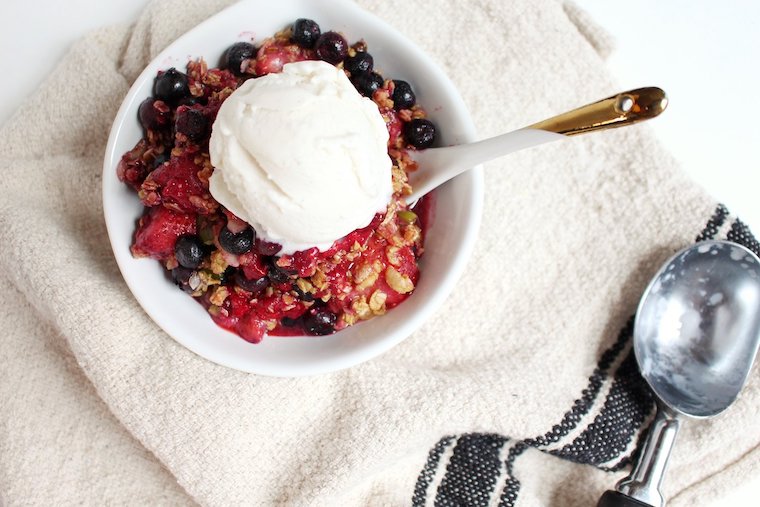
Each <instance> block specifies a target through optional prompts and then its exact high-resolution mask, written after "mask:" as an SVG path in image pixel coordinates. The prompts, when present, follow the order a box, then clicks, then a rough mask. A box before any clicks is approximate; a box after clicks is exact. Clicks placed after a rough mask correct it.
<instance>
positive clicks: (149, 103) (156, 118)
mask: <svg viewBox="0 0 760 507" xmlns="http://www.w3.org/2000/svg"><path fill="white" fill-rule="evenodd" d="M170 116H171V110H170V109H169V107H168V106H167V105H166V104H164V103H163V102H162V101H160V100H156V99H154V98H153V97H148V98H147V99H145V100H143V101H142V102H141V103H140V107H138V108H137V117H138V118H139V119H140V125H142V126H143V128H144V129H145V130H160V129H161V128H163V127H165V126H167V125H168V124H169V117H170Z"/></svg>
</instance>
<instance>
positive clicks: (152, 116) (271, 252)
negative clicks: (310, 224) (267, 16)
mask: <svg viewBox="0 0 760 507" xmlns="http://www.w3.org/2000/svg"><path fill="white" fill-rule="evenodd" d="M303 60H323V61H326V62H328V63H331V64H333V65H335V66H337V67H338V68H341V69H343V70H344V71H345V72H346V74H347V76H348V77H349V78H350V80H351V82H352V83H353V84H354V86H355V87H356V89H357V90H358V91H359V92H360V93H361V94H362V95H364V96H366V97H369V98H371V99H372V100H373V101H374V102H375V104H376V105H377V107H378V109H379V111H380V113H381V115H382V117H383V119H384V120H385V122H386V126H387V128H388V132H389V135H390V138H389V141H388V154H389V156H390V158H391V161H392V162H393V168H392V178H393V195H392V197H391V200H390V202H389V203H388V207H387V209H386V211H385V212H384V213H378V214H377V215H375V217H374V219H373V220H372V221H371V223H369V224H368V225H367V226H366V227H363V228H361V229H358V230H355V231H353V232H351V233H350V234H348V235H346V236H345V237H343V238H341V239H339V240H337V241H336V242H335V243H334V244H333V245H332V246H331V247H330V248H329V249H327V250H325V251H322V252H320V251H319V250H318V249H317V248H316V247H315V248H311V249H308V250H303V251H298V252H295V253H293V254H288V255H281V254H280V250H281V247H280V245H278V244H276V243H269V242H267V241H264V240H262V239H261V238H259V237H257V234H256V231H255V230H254V229H253V228H252V227H251V226H250V225H249V224H247V223H246V222H244V221H243V220H241V219H240V218H238V217H237V216H235V215H234V214H233V213H231V212H230V211H229V210H227V209H225V208H224V207H223V206H221V205H220V204H219V203H218V202H217V201H216V200H215V199H214V198H213V197H212V195H211V194H210V192H209V177H210V176H211V174H212V173H213V171H214V167H213V166H212V165H211V162H210V159H209V151H208V143H209V136H210V134H211V128H212V125H213V123H214V120H215V118H216V115H217V112H218V110H219V107H220V106H221V104H222V103H223V102H224V100H225V99H226V98H227V97H229V95H230V94H231V93H232V92H233V91H234V90H235V89H236V88H237V87H238V86H239V85H240V84H241V83H243V82H244V81H245V80H247V79H256V78H257V77H260V76H263V75H265V74H269V73H276V72H280V71H281V70H282V67H283V66H284V65H285V64H287V63H291V62H297V61H303ZM138 120H139V122H140V124H141V125H142V127H143V137H142V138H141V139H140V140H139V141H138V142H137V144H136V145H135V146H134V148H132V149H131V150H130V151H128V152H127V153H125V154H124V155H123V156H122V158H121V160H120V162H119V164H118V167H117V175H118V177H119V179H120V180H121V181H122V182H124V183H125V184H126V185H128V186H129V187H130V188H132V189H133V190H134V191H135V192H136V193H137V196H138V197H139V199H140V200H141V202H142V204H143V205H144V206H145V208H144V212H143V215H142V217H141V218H140V219H139V221H138V223H137V227H136V230H135V234H134V239H133V243H132V247H131V251H132V254H133V256H135V257H148V258H152V259H156V260H157V261H159V262H161V263H162V265H163V266H164V267H165V268H166V270H167V274H168V277H170V278H171V280H172V281H173V282H174V283H175V284H176V285H177V286H178V287H179V288H180V289H182V290H183V291H185V292H187V293H188V294H190V295H191V296H192V297H193V298H195V299H196V300H197V301H198V302H199V303H201V304H202V305H203V307H204V308H205V309H206V310H207V311H208V313H209V315H210V317H211V318H212V319H213V320H214V322H216V323H217V324H218V325H219V326H221V327H223V328H225V329H228V330H230V331H232V332H234V333H236V334H238V335H239V336H240V337H242V338H243V339H245V340H246V341H249V342H252V343H258V342H259V341H261V340H262V338H263V337H264V336H265V335H269V336H289V335H303V334H306V335H314V336H318V335H327V334H331V333H334V332H336V331H339V330H341V329H344V328H346V327H348V326H352V325H354V324H357V323H358V322H360V321H363V320H367V319H370V318H373V317H375V316H379V315H383V314H384V313H385V312H387V311H388V310H390V309H392V308H393V307H395V306H397V305H398V304H399V303H401V302H402V301H404V300H405V299H406V298H407V297H409V295H410V294H411V293H412V292H413V291H414V288H415V285H416V284H417V282H418V279H419V276H420V271H419V267H418V261H419V259H420V257H421V256H422V254H423V251H424V248H423V240H424V231H425V228H426V226H427V225H428V224H427V223H426V222H427V221H428V215H429V203H427V202H426V200H425V199H423V200H421V202H420V203H418V204H417V206H415V208H414V209H410V207H409V205H408V204H407V203H406V201H405V196H406V195H409V194H410V192H411V188H410V186H409V183H408V178H407V173H408V172H409V171H413V170H414V169H415V168H416V165H415V163H414V162H413V161H412V160H411V159H410V158H409V155H408V151H409V150H414V149H422V148H427V147H429V146H430V145H432V144H433V142H434V141H435V137H436V129H435V126H434V125H433V123H432V122H430V121H429V120H428V119H426V113H425V111H424V109H422V108H421V107H420V106H419V105H418V104H417V103H416V97H415V94H414V91H413V89H412V87H411V85H410V84H409V83H407V82H406V81H402V80H393V79H385V78H383V77H382V75H381V74H380V73H378V72H377V71H376V70H375V68H374V60H373V58H372V55H371V54H370V53H369V52H368V48H367V45H366V44H365V43H364V41H358V42H356V43H354V44H353V45H349V43H348V42H347V41H346V39H345V38H344V36H343V35H341V34H339V33H337V32H332V31H328V32H322V31H321V29H320V27H319V25H318V24H317V23H316V22H315V21H313V20H310V19H299V20H296V21H295V23H293V25H291V26H289V27H287V28H285V29H284V30H282V31H281V32H278V33H277V34H275V35H274V36H273V37H271V38H268V39H265V40H262V41H260V42H258V43H256V44H254V43H253V42H237V43H235V44H232V45H231V46H230V47H229V48H228V49H227V50H226V52H225V53H224V55H223V57H222V59H221V64H220V66H219V67H218V68H209V67H208V65H207V63H206V62H205V61H203V60H202V59H201V60H194V61H190V62H189V63H188V64H187V68H186V69H185V72H182V71H180V70H177V69H176V68H170V69H167V70H164V71H160V72H159V73H158V75H157V76H156V78H155V82H154V88H153V95H152V96H151V97H149V98H147V99H145V100H144V101H143V102H142V103H141V104H140V106H139V109H138ZM324 197H325V199H329V198H331V197H330V196H324ZM426 205H427V207H426Z"/></svg>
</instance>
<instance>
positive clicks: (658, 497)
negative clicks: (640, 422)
mask: <svg viewBox="0 0 760 507" xmlns="http://www.w3.org/2000/svg"><path fill="white" fill-rule="evenodd" d="M679 425H680V421H679V420H678V418H677V417H676V415H675V414H674V413H672V412H671V411H670V410H668V409H667V408H665V407H659V408H658V410H657V416H656V417H655V419H654V421H653V422H652V425H651V426H650V428H649V434H648V435H647V439H646V441H645V442H644V447H643V449H642V450H641V454H640V455H639V460H638V463H636V466H635V467H634V469H633V472H631V475H629V476H628V477H626V478H625V479H623V480H622V481H620V482H619V483H618V484H617V486H616V487H615V489H616V490H617V491H615V492H611V491H608V492H606V493H605V494H604V495H602V498H601V499H600V500H599V503H598V504H597V507H641V506H646V507H663V505H664V504H665V502H664V500H663V498H662V494H661V493H660V483H662V478H663V477H664V475H665V469H666V468H667V465H668V458H669V457H670V451H671V450H672V449H673V444H674V443H675V440H676V435H677V434H678V428H679ZM615 493H617V494H615Z"/></svg>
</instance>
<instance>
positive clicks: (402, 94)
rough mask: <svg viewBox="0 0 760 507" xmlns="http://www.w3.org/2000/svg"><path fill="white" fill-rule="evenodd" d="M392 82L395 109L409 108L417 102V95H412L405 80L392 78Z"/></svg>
mask: <svg viewBox="0 0 760 507" xmlns="http://www.w3.org/2000/svg"><path fill="white" fill-rule="evenodd" d="M393 84H394V85H395V88H394V89H393V97H391V98H392V99H393V107H394V108H395V109H409V108H411V107H412V106H414V104H415V102H417V97H415V96H414V92H413V91H412V87H411V85H410V84H409V83H407V82H406V81H401V80H400V79H394V80H393Z"/></svg>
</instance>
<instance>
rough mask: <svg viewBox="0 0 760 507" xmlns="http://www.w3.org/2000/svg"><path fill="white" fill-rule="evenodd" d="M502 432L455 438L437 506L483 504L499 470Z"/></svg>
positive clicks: (436, 498)
mask: <svg viewBox="0 0 760 507" xmlns="http://www.w3.org/2000/svg"><path fill="white" fill-rule="evenodd" d="M507 440H508V439H507V438H505V437H503V436H501V435H494V434H482V433H470V434H466V435H462V436H461V437H459V440H457V445H456V446H455V447H454V452H453V454H452V455H451V459H450V460H449V463H448V465H446V474H445V475H444V476H443V479H442V480H441V484H440V486H438V491H437V492H436V496H435V506H436V507H459V506H462V505H467V506H472V507H486V506H487V505H488V502H489V500H490V498H491V494H492V492H493V489H494V487H495V486H496V481H497V480H498V478H499V477H500V475H501V473H502V468H503V463H502V461H501V459H500V458H499V454H500V452H501V448H502V447H503V446H504V444H505V443H506V442H507Z"/></svg>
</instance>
